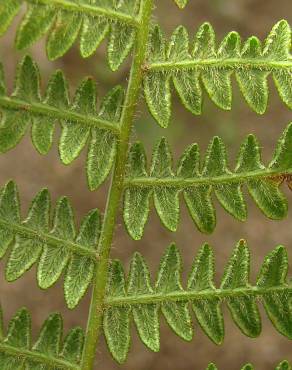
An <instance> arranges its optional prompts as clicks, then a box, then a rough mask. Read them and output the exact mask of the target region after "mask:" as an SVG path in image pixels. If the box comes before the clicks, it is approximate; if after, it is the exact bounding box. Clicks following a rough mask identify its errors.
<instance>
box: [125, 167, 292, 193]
mask: <svg viewBox="0 0 292 370" xmlns="http://www.w3.org/2000/svg"><path fill="white" fill-rule="evenodd" d="M291 174H292V168H291V169H288V170H285V171H283V170H282V171H281V170H280V171H279V170H278V171H275V170H270V169H262V170H255V171H249V172H244V173H227V174H224V175H220V176H213V177H208V176H205V177H203V176H202V177H200V176H198V177H194V178H183V177H177V176H174V177H162V178H158V177H151V176H150V177H128V178H127V179H126V181H125V183H124V186H125V188H128V187H131V186H138V187H161V186H169V187H176V188H180V189H185V188H190V187H195V186H199V185H216V184H224V183H230V182H232V183H245V182H246V181H247V180H253V179H255V180H257V179H264V180H269V179H270V180H273V178H274V179H277V178H278V177H279V178H280V177H281V176H284V175H291Z"/></svg>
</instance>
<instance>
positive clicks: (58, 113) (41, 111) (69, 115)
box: [0, 96, 120, 135]
mask: <svg viewBox="0 0 292 370" xmlns="http://www.w3.org/2000/svg"><path fill="white" fill-rule="evenodd" d="M0 107H2V108H4V109H10V110H15V111H21V110H23V111H24V112H30V113H32V114H37V115H46V116H49V117H52V118H54V119H56V120H65V121H73V122H80V123H81V122H82V123H84V124H85V125H88V126H89V127H92V128H103V129H107V130H110V131H112V132H113V133H114V134H116V135H117V134H118V133H119V131H120V130H119V124H118V122H115V123H113V122H110V121H107V120H104V119H101V118H99V117H97V118H96V117H93V116H88V115H84V114H81V113H77V112H74V111H73V110H70V109H64V108H59V107H58V108H57V107H53V106H51V105H48V104H46V103H42V102H26V101H24V100H21V99H18V98H14V97H13V98H10V97H7V96H0ZM97 114H98V113H97Z"/></svg>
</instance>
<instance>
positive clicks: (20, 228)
mask: <svg viewBox="0 0 292 370" xmlns="http://www.w3.org/2000/svg"><path fill="white" fill-rule="evenodd" d="M0 226H4V227H5V228H6V229H9V230H11V231H12V232H13V233H14V234H18V235H21V236H23V237H25V238H28V239H37V240H39V241H41V242H42V243H44V244H49V245H50V246H53V247H66V248H68V249H69V250H71V251H72V252H75V253H78V254H80V255H84V256H87V257H89V258H91V259H92V260H93V261H94V262H96V261H97V257H98V256H97V253H96V251H95V250H93V249H89V248H87V247H85V246H83V245H80V244H77V243H74V242H70V241H68V240H64V239H60V238H57V237H56V236H53V235H52V234H49V233H44V232H40V231H37V230H33V229H31V228H28V227H26V226H25V224H16V223H13V222H11V221H7V220H4V219H3V218H0Z"/></svg>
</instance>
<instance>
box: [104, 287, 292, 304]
mask: <svg viewBox="0 0 292 370" xmlns="http://www.w3.org/2000/svg"><path fill="white" fill-rule="evenodd" d="M279 292H280V293H281V292H285V293H292V284H289V285H280V286H271V287H258V286H246V287H240V288H230V289H206V290H201V291H198V290H181V291H175V292H171V293H159V292H158V293H150V294H141V295H136V296H125V297H111V296H108V297H107V298H106V299H105V305H106V306H108V307H111V306H123V305H130V306H131V305H137V304H149V303H162V302H165V301H174V302H182V301H191V300H206V299H214V298H220V299H225V298H229V297H238V296H254V297H256V296H263V295H265V294H273V293H279Z"/></svg>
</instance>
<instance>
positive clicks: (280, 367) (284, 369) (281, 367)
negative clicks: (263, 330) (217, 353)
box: [206, 360, 292, 370]
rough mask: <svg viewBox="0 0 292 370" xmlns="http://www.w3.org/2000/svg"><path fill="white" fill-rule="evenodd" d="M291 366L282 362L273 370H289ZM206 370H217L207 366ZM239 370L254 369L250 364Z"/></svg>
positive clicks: (214, 366)
mask: <svg viewBox="0 0 292 370" xmlns="http://www.w3.org/2000/svg"><path fill="white" fill-rule="evenodd" d="M291 369H292V368H291V365H290V364H289V362H288V361H286V360H284V361H282V362H281V363H280V364H279V365H278V366H276V367H275V370H291ZM206 370H218V368H217V367H216V365H214V364H209V366H208V367H207V369H206ZM241 370H254V367H253V366H252V365H251V364H246V365H244V366H243V367H242V368H241Z"/></svg>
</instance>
